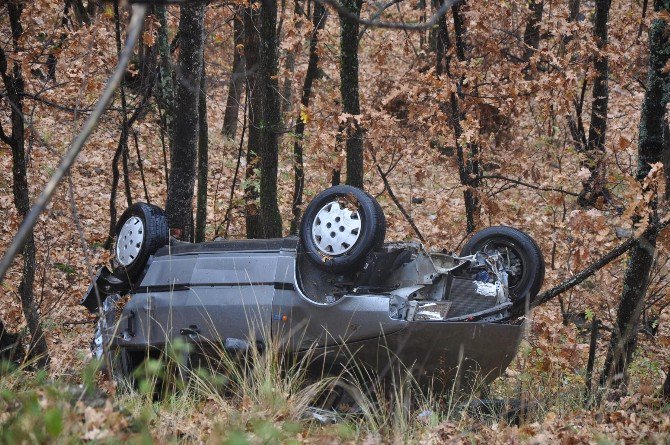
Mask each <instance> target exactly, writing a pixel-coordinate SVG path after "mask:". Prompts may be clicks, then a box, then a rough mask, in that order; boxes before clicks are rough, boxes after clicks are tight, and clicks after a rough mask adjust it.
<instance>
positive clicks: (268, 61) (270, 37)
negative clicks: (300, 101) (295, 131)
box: [259, 0, 282, 238]
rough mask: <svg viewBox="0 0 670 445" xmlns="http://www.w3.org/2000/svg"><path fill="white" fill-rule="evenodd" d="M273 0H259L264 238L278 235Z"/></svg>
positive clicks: (277, 110)
mask: <svg viewBox="0 0 670 445" xmlns="http://www.w3.org/2000/svg"><path fill="white" fill-rule="evenodd" d="M277 49H278V48H277V0H261V49H260V53H259V55H260V73H259V74H260V76H259V83H260V86H262V87H263V89H262V90H261V91H262V92H263V94H262V102H261V103H262V105H261V107H262V108H261V110H262V113H263V124H264V125H263V126H262V141H263V146H262V148H261V187H260V195H261V196H260V198H261V199H260V201H261V225H262V227H263V237H264V238H279V237H281V236H282V222H281V214H280V213H279V204H278V202H277V172H278V163H279V133H280V131H281V128H280V127H281V109H280V102H279V85H278V82H277V71H278V68H277V65H278V60H277Z"/></svg>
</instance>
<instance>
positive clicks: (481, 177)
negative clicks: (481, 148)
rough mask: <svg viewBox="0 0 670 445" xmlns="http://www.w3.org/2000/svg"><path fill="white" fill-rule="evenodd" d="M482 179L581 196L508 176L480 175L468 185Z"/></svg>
mask: <svg viewBox="0 0 670 445" xmlns="http://www.w3.org/2000/svg"><path fill="white" fill-rule="evenodd" d="M481 179H500V180H502V181H507V182H511V183H513V184H517V185H522V186H524V187H528V188H532V189H535V190H540V191H543V192H558V193H564V194H566V195H570V196H579V193H575V192H571V191H570V190H563V189H562V188H555V187H542V186H540V185H537V184H531V183H529V182H524V181H522V180H520V179H514V178H508V177H507V176H503V175H480V176H478V177H477V178H473V179H471V180H470V181H468V184H472V183H474V182H475V181H478V180H481Z"/></svg>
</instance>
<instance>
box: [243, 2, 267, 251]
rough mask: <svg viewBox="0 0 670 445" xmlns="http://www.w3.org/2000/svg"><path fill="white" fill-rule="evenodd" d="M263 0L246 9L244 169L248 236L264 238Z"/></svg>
mask: <svg viewBox="0 0 670 445" xmlns="http://www.w3.org/2000/svg"><path fill="white" fill-rule="evenodd" d="M258 2H259V0H251V4H250V5H249V7H247V8H245V10H244V60H245V65H246V76H245V77H246V79H247V87H246V88H247V93H246V94H247V98H248V100H247V102H248V106H249V110H248V112H249V140H248V143H247V159H246V161H247V166H246V169H245V172H244V180H245V184H246V185H245V187H244V201H245V219H246V228H247V238H262V237H263V232H262V227H261V215H260V210H259V206H258V188H259V183H258V181H259V178H258V174H257V172H258V167H259V165H258V163H259V153H260V150H261V148H262V135H261V125H262V109H263V103H262V101H261V99H262V96H263V93H264V91H263V87H262V84H261V83H260V82H259V80H258V72H259V66H260V65H259V51H260V48H259V47H260V35H259V31H258V30H259V29H260V20H259V11H258Z"/></svg>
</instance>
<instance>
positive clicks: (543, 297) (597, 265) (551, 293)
mask: <svg viewBox="0 0 670 445" xmlns="http://www.w3.org/2000/svg"><path fill="white" fill-rule="evenodd" d="M668 224H669V223H668V222H664V223H660V224H658V225H653V226H650V227H649V228H648V229H647V230H646V231H645V232H644V233H643V234H642V236H640V237H639V238H630V239H628V240H627V241H626V242H624V243H622V244H619V245H618V246H617V247H615V248H614V249H612V250H610V251H609V252H607V253H606V254H605V255H603V256H602V257H600V258H599V259H598V260H597V261H596V262H594V263H592V264H591V265H589V266H588V267H587V268H585V269H583V270H582V271H581V272H579V273H577V274H575V275H573V276H572V277H570V278H568V279H567V280H565V281H563V282H562V283H560V284H559V285H557V286H554V287H552V288H551V289H549V290H548V291H545V292H542V293H541V294H540V295H538V296H537V297H536V298H535V300H534V301H533V303H532V304H531V306H532V307H536V306H539V305H541V304H544V303H546V302H547V301H549V300H551V299H552V298H554V297H556V296H557V295H559V294H562V293H563V292H565V291H567V290H569V289H572V288H573V287H575V286H577V285H578V284H580V283H582V282H584V280H586V279H587V278H589V277H591V276H592V275H593V274H595V273H596V272H597V271H599V270H600V269H602V268H603V267H605V266H607V265H608V264H609V263H611V262H612V261H614V260H615V259H617V258H619V257H620V256H621V255H623V254H624V253H626V252H628V251H629V250H630V249H631V248H633V246H635V244H637V243H638V242H640V241H641V240H644V239H645V238H646V237H647V236H648V234H649V233H651V232H652V231H658V232H660V231H661V230H663V229H664V228H665V227H667V226H668Z"/></svg>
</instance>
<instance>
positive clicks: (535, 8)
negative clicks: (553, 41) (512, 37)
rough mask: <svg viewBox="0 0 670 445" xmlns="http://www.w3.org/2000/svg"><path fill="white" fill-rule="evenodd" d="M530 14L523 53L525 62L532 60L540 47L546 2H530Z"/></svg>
mask: <svg viewBox="0 0 670 445" xmlns="http://www.w3.org/2000/svg"><path fill="white" fill-rule="evenodd" d="M528 9H529V11H530V14H529V15H528V20H527V21H526V30H525V31H524V33H523V43H524V45H525V48H524V51H523V58H524V60H526V61H528V60H530V58H531V56H532V55H533V54H534V53H535V51H537V49H538V47H539V46H540V23H542V12H543V10H544V0H530V2H529V3H528Z"/></svg>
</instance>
